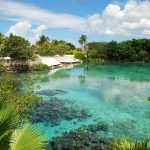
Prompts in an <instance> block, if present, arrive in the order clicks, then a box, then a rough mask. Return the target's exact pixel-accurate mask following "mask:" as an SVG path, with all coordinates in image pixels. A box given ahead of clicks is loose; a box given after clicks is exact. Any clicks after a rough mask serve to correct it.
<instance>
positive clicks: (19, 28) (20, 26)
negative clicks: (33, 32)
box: [7, 21, 32, 36]
mask: <svg viewBox="0 0 150 150" xmlns="http://www.w3.org/2000/svg"><path fill="white" fill-rule="evenodd" d="M31 27H32V25H31V24H30V23H29V22H27V21H21V22H18V23H16V24H15V25H14V26H12V27H10V29H9V30H8V32H7V35H8V34H10V33H13V34H15V35H20V36H26V34H27V33H28V31H29V30H30V29H31Z"/></svg>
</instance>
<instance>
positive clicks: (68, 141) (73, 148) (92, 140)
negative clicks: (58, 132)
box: [47, 130, 111, 150]
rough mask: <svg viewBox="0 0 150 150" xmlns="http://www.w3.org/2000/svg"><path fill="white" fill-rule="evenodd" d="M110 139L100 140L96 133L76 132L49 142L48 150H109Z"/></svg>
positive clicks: (65, 134)
mask: <svg viewBox="0 0 150 150" xmlns="http://www.w3.org/2000/svg"><path fill="white" fill-rule="evenodd" d="M110 141H111V139H109V138H99V137H98V136H97V135H96V134H95V133H91V132H85V131H83V130H75V131H71V132H69V133H64V134H63V136H62V137H56V138H53V139H52V140H51V141H49V146H48V148H47V150H109V149H110Z"/></svg>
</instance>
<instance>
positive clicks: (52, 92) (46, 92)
mask: <svg viewBox="0 0 150 150" xmlns="http://www.w3.org/2000/svg"><path fill="white" fill-rule="evenodd" d="M65 93H67V92H66V91H63V90H60V89H56V90H42V91H38V92H36V94H38V95H46V96H55V95H57V94H65Z"/></svg>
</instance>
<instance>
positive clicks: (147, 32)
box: [142, 30, 150, 37]
mask: <svg viewBox="0 0 150 150" xmlns="http://www.w3.org/2000/svg"><path fill="white" fill-rule="evenodd" d="M142 35H144V36H149V37H150V30H144V31H142Z"/></svg>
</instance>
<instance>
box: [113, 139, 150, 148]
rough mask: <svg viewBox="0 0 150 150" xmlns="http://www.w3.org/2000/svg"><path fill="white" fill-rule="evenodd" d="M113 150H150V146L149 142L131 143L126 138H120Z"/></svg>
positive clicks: (116, 140) (115, 142)
mask: <svg viewBox="0 0 150 150" xmlns="http://www.w3.org/2000/svg"><path fill="white" fill-rule="evenodd" d="M112 150H150V146H148V140H147V139H145V140H142V141H140V142H138V141H137V140H134V141H131V140H130V139H128V138H125V137H119V138H117V139H115V141H114V142H113V143H112Z"/></svg>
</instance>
